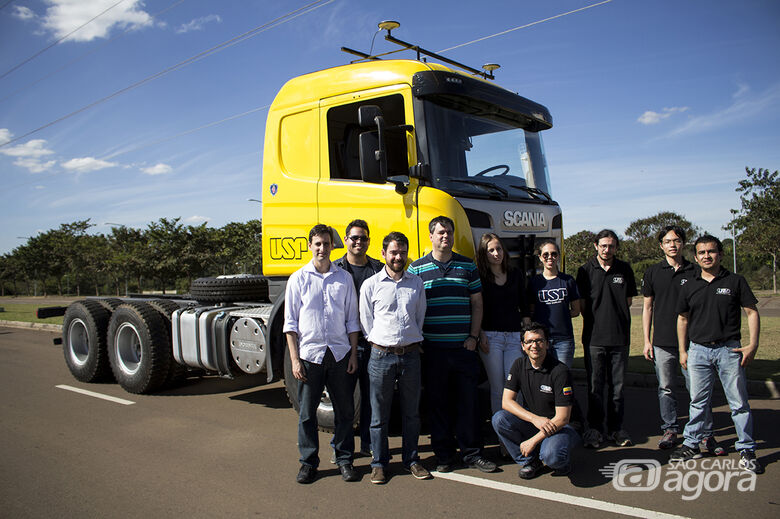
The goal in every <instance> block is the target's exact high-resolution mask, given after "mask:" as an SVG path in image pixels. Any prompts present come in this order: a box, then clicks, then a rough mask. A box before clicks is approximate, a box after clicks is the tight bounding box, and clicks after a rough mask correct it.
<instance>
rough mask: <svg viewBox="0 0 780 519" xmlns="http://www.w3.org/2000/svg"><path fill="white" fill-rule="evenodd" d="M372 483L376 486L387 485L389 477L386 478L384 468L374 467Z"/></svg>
mask: <svg viewBox="0 0 780 519" xmlns="http://www.w3.org/2000/svg"><path fill="white" fill-rule="evenodd" d="M371 483H373V484H375V485H384V484H385V483H387V476H385V469H383V468H382V467H374V468H372V469H371Z"/></svg>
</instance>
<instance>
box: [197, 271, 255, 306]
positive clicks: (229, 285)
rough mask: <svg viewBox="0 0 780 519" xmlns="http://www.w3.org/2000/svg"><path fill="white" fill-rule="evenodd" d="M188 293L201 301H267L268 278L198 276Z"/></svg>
mask: <svg viewBox="0 0 780 519" xmlns="http://www.w3.org/2000/svg"><path fill="white" fill-rule="evenodd" d="M190 295H191V296H192V298H193V299H195V300H196V301H198V302H201V303H232V302H235V301H267V300H268V280H267V279H266V278H264V277H263V276H237V277H222V278H198V279H196V280H194V281H193V282H192V284H191V285H190Z"/></svg>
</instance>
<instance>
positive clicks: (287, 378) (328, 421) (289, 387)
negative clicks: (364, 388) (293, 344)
mask: <svg viewBox="0 0 780 519" xmlns="http://www.w3.org/2000/svg"><path fill="white" fill-rule="evenodd" d="M284 389H285V391H287V398H288V400H290V404H292V406H293V409H295V412H296V413H299V414H300V412H301V407H300V404H299V402H298V379H296V378H295V377H294V376H293V374H292V360H290V351H289V350H286V351H285V354H284ZM354 402H355V418H354V419H353V421H352V426H353V427H354V428H356V427H357V426H358V425H359V424H360V387H359V386H358V384H355V395H354ZM317 427H318V428H319V430H320V431H322V432H326V433H332V432H333V431H335V430H336V415H335V413H334V412H333V404H332V403H331V401H330V396H329V395H328V391H327V389H326V390H325V391H323V393H322V398H321V399H320V405H319V406H318V407H317Z"/></svg>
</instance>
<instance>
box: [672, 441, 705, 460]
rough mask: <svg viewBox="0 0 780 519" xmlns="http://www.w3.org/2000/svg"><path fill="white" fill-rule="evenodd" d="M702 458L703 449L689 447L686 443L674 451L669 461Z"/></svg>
mask: <svg viewBox="0 0 780 519" xmlns="http://www.w3.org/2000/svg"><path fill="white" fill-rule="evenodd" d="M699 458H701V451H700V450H699V448H698V447H688V446H687V445H685V444H684V443H683V444H682V445H680V446H679V447H677V448H676V449H674V450H673V451H672V455H671V456H669V461H688V460H697V459H699Z"/></svg>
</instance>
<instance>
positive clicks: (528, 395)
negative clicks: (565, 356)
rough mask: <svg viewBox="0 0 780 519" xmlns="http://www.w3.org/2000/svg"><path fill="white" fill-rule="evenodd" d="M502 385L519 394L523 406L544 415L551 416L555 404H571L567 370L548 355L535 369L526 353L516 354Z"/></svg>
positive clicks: (536, 413)
mask: <svg viewBox="0 0 780 519" xmlns="http://www.w3.org/2000/svg"><path fill="white" fill-rule="evenodd" d="M504 387H505V388H506V389H509V390H510V391H514V392H516V393H518V395H522V396H523V402H524V403H523V407H525V408H526V409H528V410H529V411H530V412H532V413H533V414H535V415H537V416H544V417H545V418H552V417H554V416H555V407H556V406H558V407H565V406H570V405H573V404H574V392H573V391H572V383H571V374H570V373H569V369H568V368H567V367H566V364H564V363H562V362H559V361H558V360H556V359H555V357H553V356H552V355H550V354H548V355H547V357H545V359H544V362H543V363H542V366H541V368H539V369H534V367H533V366H532V365H531V361H530V360H529V359H528V357H527V356H525V355H523V356H522V357H518V358H517V360H515V362H514V364H512V367H511V368H510V369H509V374H508V375H507V377H506V382H505V383H504ZM518 400H519V399H518Z"/></svg>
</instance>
